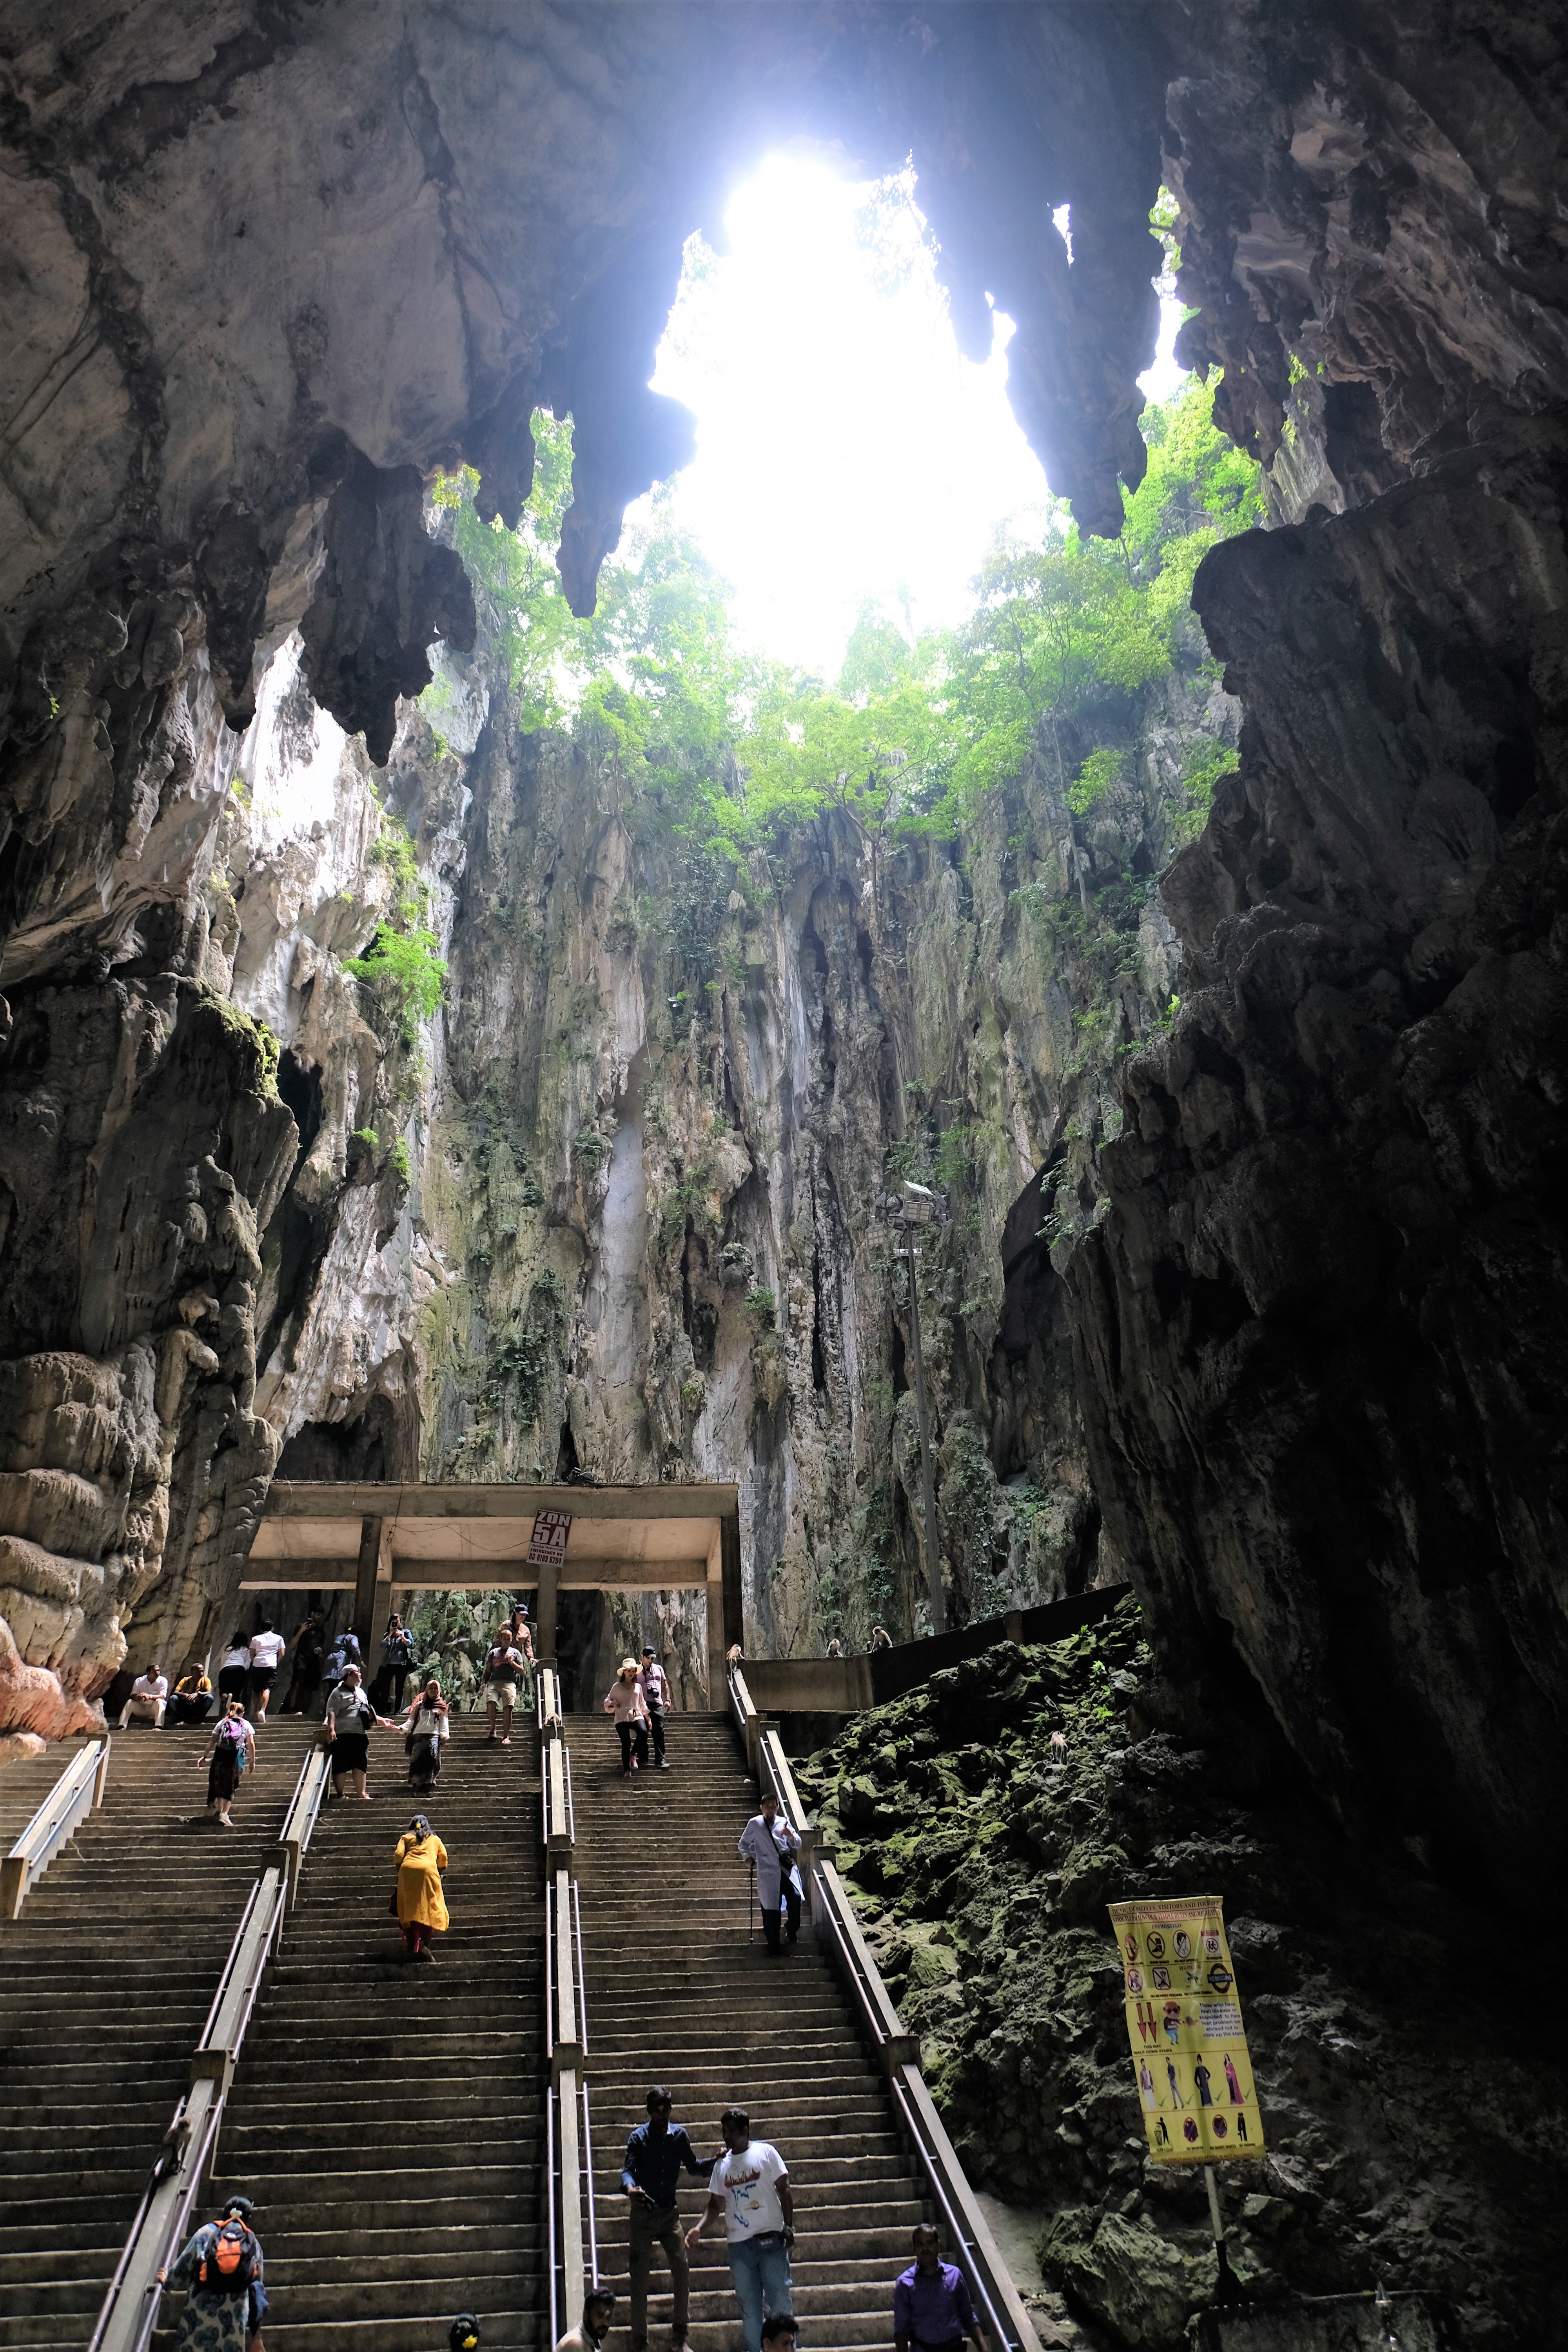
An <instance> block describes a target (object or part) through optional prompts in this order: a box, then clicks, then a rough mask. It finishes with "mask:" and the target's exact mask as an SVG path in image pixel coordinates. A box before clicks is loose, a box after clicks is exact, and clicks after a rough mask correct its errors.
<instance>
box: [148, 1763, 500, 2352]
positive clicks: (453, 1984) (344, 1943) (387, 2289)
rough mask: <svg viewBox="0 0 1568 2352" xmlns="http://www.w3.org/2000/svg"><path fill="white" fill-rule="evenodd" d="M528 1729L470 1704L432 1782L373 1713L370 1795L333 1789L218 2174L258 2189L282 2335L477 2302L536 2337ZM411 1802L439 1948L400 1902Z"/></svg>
mask: <svg viewBox="0 0 1568 2352" xmlns="http://www.w3.org/2000/svg"><path fill="white" fill-rule="evenodd" d="M520 1730H522V1732H523V1736H522V1737H516V1736H514V1739H513V1745H512V1746H511V1747H510V1748H500V1747H494V1748H492V1747H489V1746H488V1745H487V1744H486V1740H485V1733H484V1723H483V1718H482V1717H477V1716H462V1717H458V1716H454V1717H453V1718H452V1737H451V1738H450V1741H449V1742H448V1744H447V1746H446V1747H445V1748H443V1751H442V1766H441V1778H440V1782H439V1785H438V1786H437V1789H436V1790H435V1791H434V1792H433V1793H432V1794H430V1795H427V1796H416V1795H414V1794H413V1793H412V1792H411V1791H410V1790H408V1789H407V1788H406V1787H405V1770H406V1768H405V1759H404V1754H403V1745H402V1742H401V1741H400V1740H395V1739H393V1738H391V1737H389V1736H388V1735H387V1734H386V1733H384V1732H381V1733H373V1734H372V1738H371V1748H370V1789H371V1799H372V1801H371V1802H370V1803H369V1804H363V1803H361V1802H360V1801H358V1800H357V1799H354V1798H345V1799H344V1801H342V1803H339V1804H331V1805H329V1806H327V1807H326V1808H325V1809H324V1810H323V1811H322V1814H321V1821H320V1823H319V1825H318V1827H317V1830H316V1834H315V1838H314V1840H313V1842H312V1843H311V1846H310V1856H309V1859H308V1861H307V1863H306V1865H305V1869H304V1872H303V1874H302V1875H301V1878H300V1901H299V1906H298V1908H297V1909H296V1910H295V1911H294V1912H293V1913H292V1914H291V1915H290V1916H289V1921H288V1923H287V1925H286V1927H285V1929H284V1937H283V1949H282V1953H281V1955H280V1957H279V1958H278V1959H277V1960H275V1961H274V1963H273V1965H272V1968H271V1969H269V1971H268V1976H267V1979H266V1981H265V1983H264V1985H263V1988H262V1993H261V1998H260V2000H259V2001H258V2004H257V2009H256V2013H255V2015H254V2017H253V2018H252V2020H251V2024H250V2031H249V2033H248V2035H247V2039H246V2045H245V2051H244V2054H243V2056H242V2058H241V2060H240V2064H239V2069H238V2072H237V2075H236V2077H235V2084H234V2088H233V2090H232V2092H231V2093H230V2095H229V2105H228V2112H227V2116H226V2120H225V2124H224V2131H223V2139H222V2144H221V2146H220V2147H219V2150H218V2160H217V2177H216V2182H215V2193H216V2195H217V2196H220V2197H221V2196H222V2195H224V2194H225V2193H227V2192H229V2191H233V2190H243V2191H244V2193H245V2194H246V2195H247V2197H250V2198H252V2199H254V2200H255V2203H256V2217H255V2226H256V2229H257V2231H258V2234H259V2236H260V2238H261V2241H262V2243H263V2245H264V2247H265V2248H266V2255H267V2292H268V2297H269V2298H270V2302H271V2309H270V2311H269V2312H268V2315H267V2323H266V2328H265V2336H266V2341H267V2347H268V2352H306V2347H310V2352H333V2347H336V2352H418V2348H419V2347H426V2352H440V2347H444V2346H445V2345H446V2342H447V2326H448V2325H449V2323H450V2321H451V2319H452V2316H453V2315H454V2314H455V2313H457V2312H459V2311H465V2310H466V2311H470V2312H473V2313H475V2314H477V2315H478V2316H479V2321H480V2326H481V2330H482V2338H483V2346H484V2352H507V2348H508V2347H518V2346H530V2347H531V2346H534V2345H537V2344H538V2343H539V2341H540V2336H541V2323H540V2319H539V2311H540V2307H541V2303H542V2295H541V2272H542V2227H541V2200H542V2193H543V2190H542V2148H543V2134H544V2122H543V2113H544V2110H543V2090H542V2074H543V1911H542V1904H543V1889H542V1857H541V1849H540V1811H539V1803H540V1801H539V1768H538V1760H537V1744H536V1742H535V1741H534V1740H533V1738H532V1737H531V1727H527V1728H524V1727H521V1726H520ZM263 1736H264V1737H265V1735H263ZM416 1812H422V1813H424V1814H426V1815H427V1817H428V1819H429V1821H430V1824H431V1826H432V1828H433V1829H434V1831H435V1832H436V1834H437V1836H438V1837H439V1838H440V1840H441V1843H443V1845H445V1847H446V1848H447V1853H448V1856H449V1857H450V1866H449V1868H448V1869H447V1873H446V1876H445V1880H444V1885H445V1890H446V1896H447V1905H448V1906H449V1909H450V1913H451V1927H450V1929H449V1931H448V1932H447V1934H445V1935H441V1936H437V1937H436V1939H435V1965H434V1966H433V1967H426V1966H416V1965H415V1964H414V1963H412V1962H410V1961H409V1960H407V1959H406V1958H405V1957H404V1953H403V1948H402V1945H401V1943H400V1941H399V1937H398V1929H397V1922H396V1920H395V1918H393V1917H391V1916H389V1914H388V1910H387V1899H388V1896H389V1895H390V1894H391V1892H392V1888H393V1884H394V1871H393V1859H392V1857H393V1850H394V1848H395V1845H396V1843H397V1840H398V1838H399V1836H400V1834H401V1833H402V1832H403V1831H404V1830H405V1828H406V1827H407V1825H408V1822H409V1821H410V1820H411V1819H412V1817H413V1815H414V1814H415V1813H416ZM215 2210H216V2209H215ZM168 2310H169V2305H167V2304H165V2314H167V2313H168Z"/></svg>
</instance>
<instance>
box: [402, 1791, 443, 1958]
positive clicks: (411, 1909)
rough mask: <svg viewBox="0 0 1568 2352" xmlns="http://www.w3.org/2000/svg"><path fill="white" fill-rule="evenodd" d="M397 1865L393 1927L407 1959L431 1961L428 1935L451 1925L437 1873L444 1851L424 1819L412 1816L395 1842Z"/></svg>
mask: <svg viewBox="0 0 1568 2352" xmlns="http://www.w3.org/2000/svg"><path fill="white" fill-rule="evenodd" d="M393 1860H394V1861H395V1863H396V1864H397V1889H396V1893H395V1896H394V1898H393V1899H394V1902H395V1906H396V1911H397V1924H398V1926H399V1927H401V1929H402V1930H403V1943H404V1948H405V1951H406V1952H407V1954H408V1957H409V1958H410V1959H411V1960H433V1959H434V1958H435V1957H436V1955H435V1953H434V1952H433V1951H432V1950H431V1949H430V1938H431V1937H432V1936H444V1935H445V1934H446V1932H447V1928H448V1927H450V1926H451V1924H452V1923H451V1921H450V1919H449V1918H448V1917H447V1898H446V1896H445V1895H444V1894H443V1893H442V1891H441V1873H442V1872H443V1871H444V1870H445V1869H446V1867H447V1849H446V1847H445V1846H444V1845H443V1844H442V1843H441V1841H440V1839H439V1838H438V1837H437V1834H436V1832H435V1831H434V1830H433V1829H432V1828H431V1826H430V1824H429V1822H427V1821H426V1818H425V1816H424V1814H423V1813H416V1814H415V1816H414V1819H413V1820H412V1821H411V1822H409V1824H408V1827H407V1828H406V1829H405V1831H404V1832H403V1835H402V1836H401V1837H400V1838H399V1839H398V1841H397V1851H396V1853H395V1854H394V1856H393Z"/></svg>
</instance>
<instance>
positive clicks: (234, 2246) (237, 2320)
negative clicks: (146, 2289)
mask: <svg viewBox="0 0 1568 2352" xmlns="http://www.w3.org/2000/svg"><path fill="white" fill-rule="evenodd" d="M255 2210H256V2209H255V2207H254V2206H253V2205H252V2203H251V2201H250V2200H249V2198H248V2197H230V2198H229V2199H228V2200H226V2203H225V2205H224V2207H223V2210H221V2212H220V2213H219V2214H218V2217H217V2220H216V2221H204V2222H203V2223H202V2226H201V2228H200V2229H199V2230H198V2231H196V2233H195V2237H194V2238H193V2239H192V2240H191V2242H190V2243H189V2245H188V2246H186V2248H185V2249H184V2252H183V2253H182V2254H181V2255H180V2256H179V2258H178V2259H177V2260H176V2261H175V2262H173V2263H170V2264H169V2266H168V2268H167V2269H166V2270H161V2271H160V2272H159V2273H158V2284H159V2285H160V2286H168V2285H170V2284H175V2285H180V2286H184V2289H185V2307H184V2310H183V2311H182V2312H181V2314H180V2326H179V2332H178V2334H177V2335H176V2336H175V2337H174V2352H264V2347H263V2346H262V2342H261V2321H262V2315H263V2314H264V2313H265V2312H266V2309H267V2289H266V2287H265V2285H264V2284H263V2283H262V2271H263V2267H264V2264H263V2260H262V2252H261V2241H260V2239H259V2238H258V2236H257V2234H256V2232H255V2231H254V2230H253V2229H252V2228H251V2226H250V2217H251V2215H252V2213H253V2212H254V2211H255Z"/></svg>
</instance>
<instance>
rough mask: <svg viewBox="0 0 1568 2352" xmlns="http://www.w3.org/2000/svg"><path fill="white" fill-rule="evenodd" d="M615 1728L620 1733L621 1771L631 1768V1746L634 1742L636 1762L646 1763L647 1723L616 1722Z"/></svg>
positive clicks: (627, 1770)
mask: <svg viewBox="0 0 1568 2352" xmlns="http://www.w3.org/2000/svg"><path fill="white" fill-rule="evenodd" d="M616 1730H617V1731H618V1732H619V1733H620V1736H621V1769H622V1771H623V1772H629V1771H630V1770H631V1769H632V1748H633V1746H634V1744H635V1746H636V1748H637V1762H638V1763H639V1764H646V1763H647V1724H646V1723H617V1724H616Z"/></svg>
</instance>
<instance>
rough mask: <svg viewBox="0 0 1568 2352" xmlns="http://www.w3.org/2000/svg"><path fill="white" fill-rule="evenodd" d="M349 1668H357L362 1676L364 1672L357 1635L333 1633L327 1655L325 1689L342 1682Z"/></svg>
mask: <svg viewBox="0 0 1568 2352" xmlns="http://www.w3.org/2000/svg"><path fill="white" fill-rule="evenodd" d="M350 1666H358V1668H359V1669H360V1672H361V1673H362V1674H363V1671H364V1658H363V1654H362V1653H361V1650H360V1645H359V1635H358V1634H357V1633H334V1634H333V1636H332V1646H331V1649H330V1650H329V1651H328V1653H327V1688H328V1689H329V1690H331V1689H332V1688H333V1686H334V1685H336V1684H338V1683H341V1682H342V1678H343V1676H344V1675H345V1674H346V1673H347V1671H348V1669H349V1667H350Z"/></svg>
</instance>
